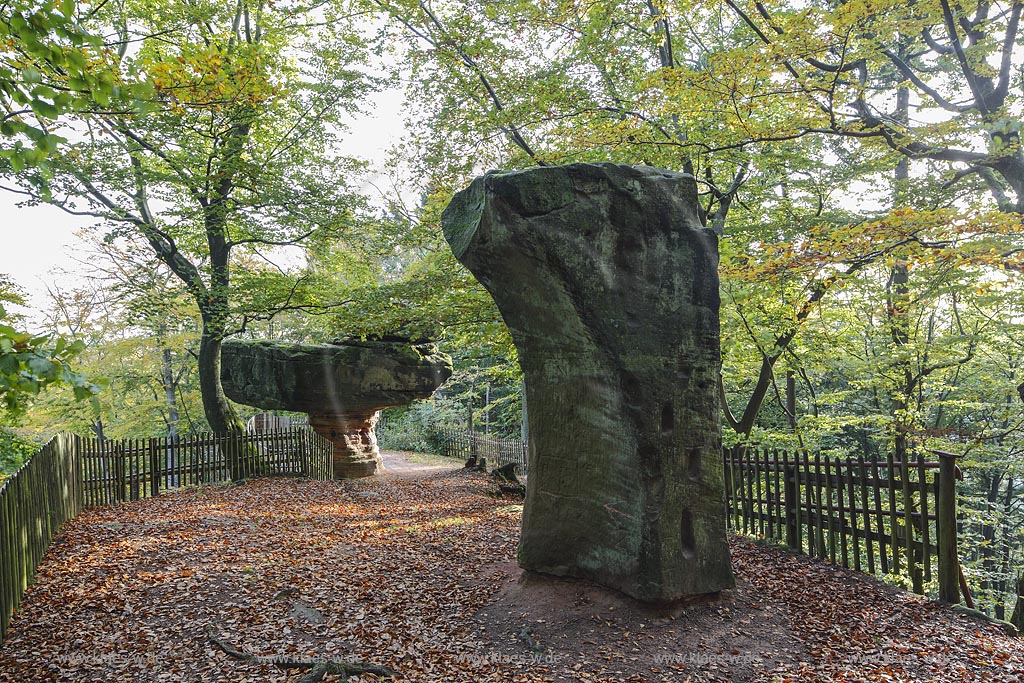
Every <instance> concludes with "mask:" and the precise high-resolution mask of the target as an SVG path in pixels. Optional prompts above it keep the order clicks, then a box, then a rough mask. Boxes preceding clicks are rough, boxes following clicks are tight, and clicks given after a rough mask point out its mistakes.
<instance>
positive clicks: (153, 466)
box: [149, 439, 160, 498]
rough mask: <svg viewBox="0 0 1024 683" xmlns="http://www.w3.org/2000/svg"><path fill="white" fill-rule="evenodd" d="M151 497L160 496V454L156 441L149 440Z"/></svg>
mask: <svg viewBox="0 0 1024 683" xmlns="http://www.w3.org/2000/svg"><path fill="white" fill-rule="evenodd" d="M149 495H151V496H153V497H154V498H156V497H157V496H159V495H160V452H159V449H158V448H157V440H156V439H150V440H149Z"/></svg>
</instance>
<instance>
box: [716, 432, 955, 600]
mask: <svg viewBox="0 0 1024 683" xmlns="http://www.w3.org/2000/svg"><path fill="white" fill-rule="evenodd" d="M723 455H724V459H725V489H726V503H727V506H728V519H729V524H730V526H731V527H732V529H733V530H735V531H737V532H741V533H743V534H748V535H754V536H759V537H762V538H765V539H768V540H774V541H777V542H784V543H785V544H786V545H787V546H788V547H789V548H791V549H792V550H794V551H797V552H801V553H804V554H807V555H809V556H811V557H820V558H823V559H825V560H828V561H829V562H832V563H834V564H841V565H842V566H843V567H851V568H853V569H855V570H857V571H867V572H868V573H871V574H874V573H876V572H878V571H881V573H884V574H900V573H903V574H904V575H906V576H907V577H909V578H910V580H911V585H912V587H913V589H914V590H915V591H916V592H918V593H923V592H924V584H927V583H929V582H931V581H932V580H933V569H932V565H933V559H935V560H937V566H938V576H937V577H935V578H937V579H938V584H939V597H940V599H942V600H945V601H947V602H959V596H960V564H959V559H958V555H957V529H956V493H955V480H956V477H957V467H956V462H955V456H952V455H950V454H942V455H941V456H937V459H935V460H926V459H925V456H924V455H923V454H918V455H916V456H914V457H913V458H911V459H909V460H908V461H906V462H899V461H896V462H894V461H893V456H892V455H889V456H887V457H886V458H885V459H870V460H869V459H865V458H864V457H863V456H861V457H857V458H840V457H829V456H821V455H811V454H808V453H806V452H803V453H800V452H798V453H788V452H785V451H780V450H774V449H769V448H763V447H758V446H749V445H737V446H735V447H733V448H726V449H724V453H723Z"/></svg>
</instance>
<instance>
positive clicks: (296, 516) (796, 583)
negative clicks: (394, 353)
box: [0, 454, 1024, 683]
mask: <svg viewBox="0 0 1024 683" xmlns="http://www.w3.org/2000/svg"><path fill="white" fill-rule="evenodd" d="M420 457H421V456H418V455H407V454H389V455H388V456H387V460H388V462H389V463H390V465H391V469H390V471H389V473H388V474H386V475H384V476H379V477H371V478H367V479H361V480H355V481H332V482H314V481H307V480H298V479H264V480H257V481H251V482H247V483H245V484H243V485H240V486H218V487H208V488H202V489H194V490H189V491H183V492H179V493H174V494H169V495H164V496H160V497H159V498H154V499H149V500H143V501H138V502H134V503H127V504H123V505H119V506H112V507H107V508H102V509H91V510H87V511H85V512H84V513H83V514H81V515H80V516H79V517H77V518H76V519H74V520H72V521H71V522H69V523H68V524H67V525H66V526H65V528H64V530H63V531H62V533H61V534H60V535H59V536H58V537H57V539H55V542H54V544H53V546H52V547H51V549H50V551H49V552H48V554H47V556H46V557H45V559H44V561H43V564H42V566H41V567H40V571H39V574H38V576H37V580H36V582H35V584H34V585H33V586H31V587H30V588H29V590H28V593H27V594H26V597H25V600H24V601H23V603H22V605H21V607H20V609H19V610H18V612H17V614H16V615H15V618H14V621H13V622H12V625H11V630H10V632H9V634H8V638H7V640H6V642H5V643H4V644H3V646H2V647H0V682H8V681H9V682H11V683H15V682H17V683H23V682H32V683H36V682H44V681H46V682H49V681H61V682H64V683H105V682H107V681H132V682H133V683H165V682H166V683H222V682H223V683H243V682H245V683H249V682H251V683H257V682H259V683H285V682H288V683H295V682H296V681H298V680H299V678H301V675H302V674H301V672H297V671H294V670H291V671H285V670H281V669H278V668H277V667H275V666H273V661H276V660H278V659H279V658H286V659H291V660H305V659H315V660H319V661H324V660H339V659H341V660H363V661H371V662H374V663H378V664H383V665H386V666H389V667H392V668H394V669H396V670H398V671H399V672H401V678H400V681H401V683H442V682H443V683H470V682H477V681H479V682H481V683H562V682H565V683H583V682H588V683H627V682H628V683H685V682H689V683H710V682H712V681H715V682H720V683H725V682H726V681H728V682H729V683H734V682H735V683H783V682H791V683H797V682H803V681H810V682H820V683H826V682H831V681H849V682H851V683H852V682H854V681H856V682H859V683H860V682H871V683H876V682H877V683H881V682H883V681H885V682H899V683H917V682H921V683H925V682H931V681H941V683H963V682H970V683H1020V681H1021V680H1024V643H1022V642H1020V641H1015V640H1012V639H1010V638H1007V637H1006V636H1004V635H1003V634H1002V633H1001V632H999V631H998V629H995V628H994V627H991V626H988V625H983V624H979V623H977V622H974V621H971V620H968V619H965V618H962V617H958V616H956V615H953V614H952V613H950V611H949V610H948V609H946V608H945V607H942V606H939V605H937V604H935V603H931V602H928V601H926V600H922V599H920V598H918V597H916V596H912V595H909V594H907V593H905V592H902V591H899V590H896V589H894V588H891V587H887V586H885V585H883V584H881V583H879V582H877V581H875V580H873V579H871V578H869V577H866V576H864V575H859V574H855V573H853V572H850V571H844V570H842V569H837V568H835V567H832V566H830V565H826V564H824V563H822V562H820V561H811V560H808V559H807V558H801V557H794V556H792V555H789V554H787V553H784V552H780V551H778V550H774V549H771V548H767V547H764V546H760V545H756V544H754V543H751V542H749V541H744V540H739V539H733V540H732V541H731V552H732V557H733V567H734V570H735V572H736V577H737V588H736V589H735V590H733V591H728V592H727V593H725V594H723V595H722V596H719V597H718V598H716V599H712V600H704V601H698V602H695V603H693V604H690V605H685V606H678V607H677V608H675V609H672V610H660V611H659V610H652V609H650V608H647V607H644V606H642V605H639V604H637V603H636V602H635V601H632V600H630V599H628V598H625V597H623V596H621V595H619V594H616V593H614V592H612V591H608V590H605V589H603V588H600V587H598V586H595V585H593V584H589V583H587V582H584V581H570V580H562V579H552V578H538V577H530V578H526V579H525V580H524V577H523V575H522V573H521V572H520V571H519V569H518V567H517V566H516V565H515V551H516V543H517V540H518V531H519V524H520V520H521V513H522V505H521V502H520V501H517V500H513V499H501V498H497V497H495V496H494V487H493V484H492V483H491V482H490V481H489V480H488V478H487V477H486V475H482V474H477V473H469V472H465V471H462V470H461V469H459V468H457V467H454V466H452V465H451V464H450V463H444V462H441V463H437V462H431V461H429V460H427V461H420ZM207 629H212V630H213V631H214V632H215V633H216V635H217V636H218V637H219V638H222V639H224V640H227V641H230V642H231V643H233V644H234V645H235V646H237V647H239V648H240V649H242V650H244V651H246V652H248V653H252V654H254V655H257V656H259V657H261V658H263V659H262V660H261V661H260V662H255V663H247V662H239V661H236V660H234V659H230V658H229V657H227V656H226V655H225V654H224V653H223V652H221V651H218V650H216V649H215V648H214V647H213V646H212V645H211V643H210V640H209V637H208V635H207ZM325 680H327V681H330V683H333V680H332V679H330V678H328V679H325ZM334 680H336V679H334ZM374 680H377V679H374V678H373V677H371V676H361V677H352V678H351V679H350V681H351V683H357V682H358V683H370V681H374Z"/></svg>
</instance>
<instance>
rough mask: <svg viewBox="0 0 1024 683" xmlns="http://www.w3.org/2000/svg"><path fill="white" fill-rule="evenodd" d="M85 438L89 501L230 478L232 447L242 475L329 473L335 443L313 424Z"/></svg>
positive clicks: (151, 493) (122, 498)
mask: <svg viewBox="0 0 1024 683" xmlns="http://www.w3.org/2000/svg"><path fill="white" fill-rule="evenodd" d="M81 442H82V468H83V488H84V495H85V505H86V506H93V505H107V504H111V503H123V502H125V501H128V500H138V499H139V498H147V497H150V496H157V495H159V494H160V492H161V491H168V490H171V489H178V488H184V487H189V486H201V485H204V484H220V483H226V482H229V481H231V479H232V477H231V473H230V468H229V466H228V461H227V458H228V454H229V453H230V452H232V449H235V450H237V451H240V452H241V453H242V454H243V457H242V458H241V460H240V463H239V465H240V468H241V475H242V478H250V477H254V476H265V477H280V476H285V477H287V476H298V477H309V478H311V479H321V480H326V479H330V478H331V453H332V446H331V444H330V442H328V441H326V440H325V439H323V438H321V437H320V436H318V435H317V434H316V433H315V432H313V431H311V430H309V429H282V430H275V431H269V432H248V433H244V434H238V435H227V436H226V435H222V434H221V435H218V434H199V435H196V436H189V437H187V438H175V439H170V438H166V437H165V438H159V439H124V440H119V441H103V442H100V441H97V440H95V439H82V440H81Z"/></svg>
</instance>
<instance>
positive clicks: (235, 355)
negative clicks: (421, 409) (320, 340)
mask: <svg viewBox="0 0 1024 683" xmlns="http://www.w3.org/2000/svg"><path fill="white" fill-rule="evenodd" d="M451 374H452V361H451V358H450V357H449V356H448V355H447V354H444V353H441V352H439V351H438V350H437V346H436V345H435V344H432V343H411V342H407V341H343V342H338V343H334V344H289V343H284V342H274V341H245V340H237V339H232V340H228V341H225V342H224V346H223V349H222V352H221V383H222V384H223V385H224V393H225V394H227V396H228V398H230V399H231V400H233V401H237V402H238V403H244V404H246V405H250V406H256V407H259V408H264V409H267V410H291V411H296V412H302V413H308V414H309V425H310V426H311V427H312V428H313V429H314V430H316V432H317V433H318V434H320V435H321V436H323V437H324V438H326V439H328V440H329V441H330V442H331V443H332V444H334V477H335V478H336V479H354V478H358V477H368V476H370V475H373V474H375V473H376V472H377V469H378V468H379V467H380V466H381V460H380V451H379V450H378V448H377V438H376V435H375V434H374V427H375V426H376V413H377V411H378V410H380V409H381V408H388V407H392V406H401V405H406V404H408V403H411V402H412V401H414V400H416V399H419V398H428V397H429V396H430V395H431V394H433V393H434V391H435V390H436V389H437V388H438V387H439V386H441V385H442V384H443V383H444V381H445V380H447V379H448V378H449V377H450V376H451Z"/></svg>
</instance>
